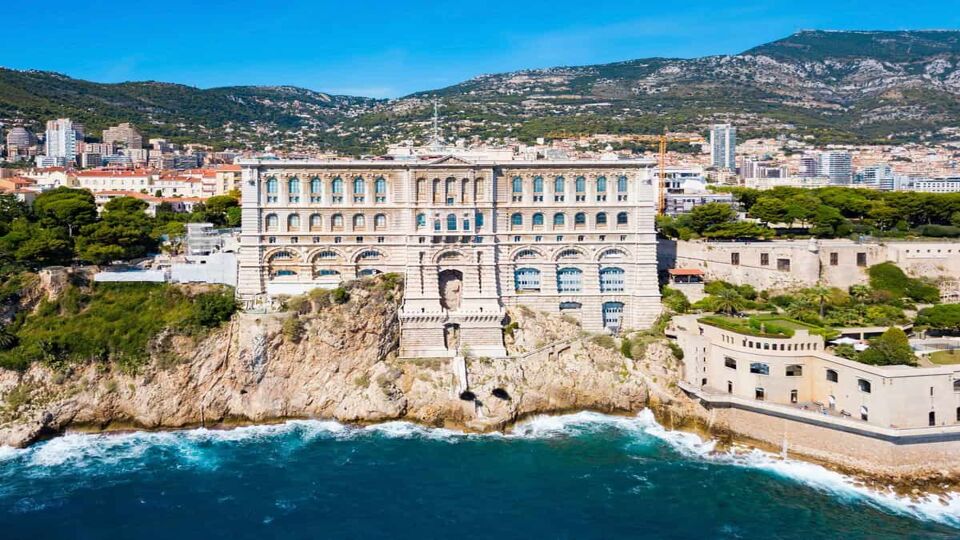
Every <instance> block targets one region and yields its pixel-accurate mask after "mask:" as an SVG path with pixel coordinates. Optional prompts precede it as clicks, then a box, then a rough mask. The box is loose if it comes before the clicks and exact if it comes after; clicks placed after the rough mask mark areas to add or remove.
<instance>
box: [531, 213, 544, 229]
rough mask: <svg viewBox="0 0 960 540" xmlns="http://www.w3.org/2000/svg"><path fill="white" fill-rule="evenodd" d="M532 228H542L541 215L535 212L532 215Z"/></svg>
mask: <svg viewBox="0 0 960 540" xmlns="http://www.w3.org/2000/svg"><path fill="white" fill-rule="evenodd" d="M533 226H534V227H543V214H541V213H540V212H537V213H536V214H534V215H533Z"/></svg>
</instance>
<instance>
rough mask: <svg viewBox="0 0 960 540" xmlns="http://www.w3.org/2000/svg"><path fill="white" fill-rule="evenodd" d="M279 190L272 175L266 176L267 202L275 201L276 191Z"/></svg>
mask: <svg viewBox="0 0 960 540" xmlns="http://www.w3.org/2000/svg"><path fill="white" fill-rule="evenodd" d="M279 191H280V186H279V183H278V182H277V179H276V178H273V177H272V176H271V177H270V178H267V202H277V193H278V192H279Z"/></svg>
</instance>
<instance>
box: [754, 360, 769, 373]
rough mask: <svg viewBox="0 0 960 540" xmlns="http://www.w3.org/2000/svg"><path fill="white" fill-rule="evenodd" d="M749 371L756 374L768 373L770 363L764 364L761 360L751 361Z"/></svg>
mask: <svg viewBox="0 0 960 540" xmlns="http://www.w3.org/2000/svg"><path fill="white" fill-rule="evenodd" d="M750 373H756V374H757V375H769V374H770V365H769V364H764V363H763V362H753V363H751V364H750Z"/></svg>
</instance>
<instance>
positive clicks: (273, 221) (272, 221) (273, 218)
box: [264, 214, 280, 231]
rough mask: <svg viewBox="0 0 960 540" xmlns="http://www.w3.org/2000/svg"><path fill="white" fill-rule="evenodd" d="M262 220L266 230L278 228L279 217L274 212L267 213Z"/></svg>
mask: <svg viewBox="0 0 960 540" xmlns="http://www.w3.org/2000/svg"><path fill="white" fill-rule="evenodd" d="M264 221H265V222H266V226H267V230H268V231H276V230H278V229H279V228H280V218H278V217H277V215H276V214H267V217H266V219H264Z"/></svg>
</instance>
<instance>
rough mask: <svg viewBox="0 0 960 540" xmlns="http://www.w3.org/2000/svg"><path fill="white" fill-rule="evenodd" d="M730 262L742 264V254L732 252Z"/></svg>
mask: <svg viewBox="0 0 960 540" xmlns="http://www.w3.org/2000/svg"><path fill="white" fill-rule="evenodd" d="M730 264H732V265H735V266H736V265H739V264H740V254H739V253H731V254H730Z"/></svg>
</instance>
